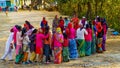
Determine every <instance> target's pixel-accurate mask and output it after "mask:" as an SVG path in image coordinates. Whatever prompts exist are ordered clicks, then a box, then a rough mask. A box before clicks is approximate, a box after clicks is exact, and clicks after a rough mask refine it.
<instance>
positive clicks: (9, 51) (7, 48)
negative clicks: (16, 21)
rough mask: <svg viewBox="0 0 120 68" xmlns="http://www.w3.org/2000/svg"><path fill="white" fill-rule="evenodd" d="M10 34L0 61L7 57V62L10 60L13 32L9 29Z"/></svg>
mask: <svg viewBox="0 0 120 68" xmlns="http://www.w3.org/2000/svg"><path fill="white" fill-rule="evenodd" d="M10 32H11V33H10V35H9V37H8V39H7V42H6V47H5V53H4V55H3V56H2V58H1V60H4V61H5V58H6V57H7V56H8V57H9V60H12V48H13V46H12V41H13V32H14V31H13V29H11V30H10Z"/></svg>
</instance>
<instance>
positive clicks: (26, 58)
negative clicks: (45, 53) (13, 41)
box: [22, 52, 28, 62]
mask: <svg viewBox="0 0 120 68" xmlns="http://www.w3.org/2000/svg"><path fill="white" fill-rule="evenodd" d="M23 54H24V55H23V59H22V60H23V61H24V62H26V61H27V60H28V52H24V53H23Z"/></svg>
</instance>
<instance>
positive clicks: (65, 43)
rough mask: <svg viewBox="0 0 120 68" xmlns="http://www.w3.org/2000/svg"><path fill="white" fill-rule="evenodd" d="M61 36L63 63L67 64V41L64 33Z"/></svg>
mask: <svg viewBox="0 0 120 68" xmlns="http://www.w3.org/2000/svg"><path fill="white" fill-rule="evenodd" d="M63 36H64V42H63V51H62V56H63V61H64V62H69V50H68V45H69V40H68V37H67V34H66V33H64V34H63Z"/></svg>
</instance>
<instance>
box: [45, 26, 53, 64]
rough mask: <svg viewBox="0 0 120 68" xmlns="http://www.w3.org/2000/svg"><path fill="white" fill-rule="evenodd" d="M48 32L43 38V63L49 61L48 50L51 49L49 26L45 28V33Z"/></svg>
mask: <svg viewBox="0 0 120 68" xmlns="http://www.w3.org/2000/svg"><path fill="white" fill-rule="evenodd" d="M47 34H48V38H46V39H45V40H44V55H45V57H46V60H45V63H47V64H48V63H49V62H50V60H51V59H50V51H51V33H50V32H49V26H47V27H46V28H45V35H47Z"/></svg>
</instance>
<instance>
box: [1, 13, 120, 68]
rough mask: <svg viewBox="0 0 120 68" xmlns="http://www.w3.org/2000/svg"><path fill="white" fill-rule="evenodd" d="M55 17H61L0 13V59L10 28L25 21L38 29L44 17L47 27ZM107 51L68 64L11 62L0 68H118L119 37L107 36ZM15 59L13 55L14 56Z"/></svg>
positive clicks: (42, 14) (52, 14)
mask: <svg viewBox="0 0 120 68" xmlns="http://www.w3.org/2000/svg"><path fill="white" fill-rule="evenodd" d="M55 15H58V16H61V15H60V14H59V13H58V12H47V11H32V12H29V11H20V12H9V14H8V16H6V15H5V13H3V12H0V52H1V53H0V57H1V56H2V55H3V53H4V48H5V42H6V40H7V37H8V35H9V30H10V28H11V27H12V26H14V25H16V24H18V25H22V26H23V23H24V21H25V20H28V21H30V22H31V24H32V25H33V26H35V27H36V28H38V27H39V25H40V21H41V20H42V17H46V19H47V21H48V23H49V25H51V24H52V20H53V18H54V16H55ZM108 38H109V39H107V51H106V52H104V53H102V54H94V55H91V56H87V57H83V58H79V59H78V60H71V61H70V62H68V63H62V64H59V65H56V64H53V63H51V64H48V65H46V64H42V65H22V64H20V65H16V64H14V61H13V62H10V61H6V62H0V68H3V67H4V68H28V67H29V68H50V67H51V68H58V67H59V68H66V67H72V68H82V67H83V68H84V67H85V68H89V67H91V68H119V67H120V37H111V36H108ZM14 57H15V55H14Z"/></svg>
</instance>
